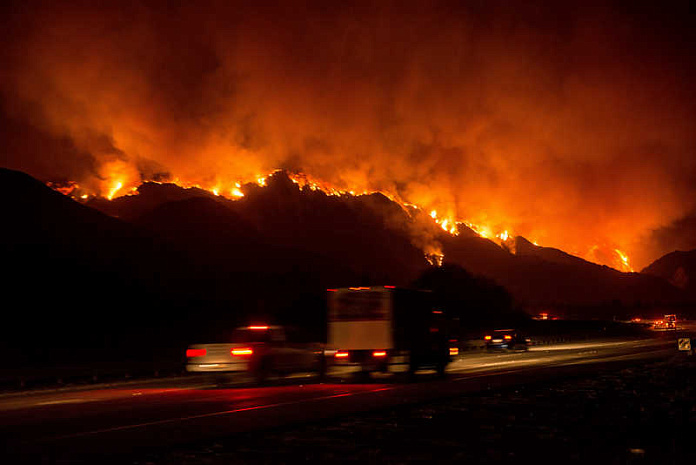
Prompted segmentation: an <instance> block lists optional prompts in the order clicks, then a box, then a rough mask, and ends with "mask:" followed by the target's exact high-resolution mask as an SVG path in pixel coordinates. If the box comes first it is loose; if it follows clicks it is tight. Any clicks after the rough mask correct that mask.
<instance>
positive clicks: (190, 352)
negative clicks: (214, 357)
mask: <svg viewBox="0 0 696 465" xmlns="http://www.w3.org/2000/svg"><path fill="white" fill-rule="evenodd" d="M207 353H208V351H207V350H206V349H186V357H188V358H192V357H205V355H206V354H207Z"/></svg>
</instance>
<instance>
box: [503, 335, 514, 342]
mask: <svg viewBox="0 0 696 465" xmlns="http://www.w3.org/2000/svg"><path fill="white" fill-rule="evenodd" d="M503 337H504V338H505V339H506V340H508V341H509V340H510V339H512V336H510V335H509V334H506V335H505V336H503Z"/></svg>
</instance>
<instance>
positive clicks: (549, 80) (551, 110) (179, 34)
mask: <svg viewBox="0 0 696 465" xmlns="http://www.w3.org/2000/svg"><path fill="white" fill-rule="evenodd" d="M61 3H63V2H57V4H50V3H48V4H32V3H31V2H29V3H27V2H16V3H15V4H11V5H7V6H5V7H2V8H3V9H2V18H3V19H2V20H1V21H2V22H1V23H0V26H2V32H0V34H1V38H2V45H1V46H0V59H1V61H2V63H3V65H4V66H3V67H2V69H1V70H0V96H1V98H2V102H0V103H2V116H1V118H0V119H1V122H2V130H0V136H1V137H2V147H3V150H2V156H1V157H2V158H0V162H1V163H2V164H3V165H5V166H9V167H12V168H17V169H23V170H26V171H28V172H30V174H33V175H35V176H38V177H40V178H42V179H44V180H60V179H71V180H75V181H78V182H79V183H81V184H82V185H83V186H85V187H87V188H89V189H92V190H94V191H100V192H101V193H103V194H105V193H107V192H108V191H109V189H110V188H112V187H113V184H114V183H115V182H116V181H117V180H118V181H121V182H125V183H126V184H127V185H134V184H137V183H138V182H140V180H142V179H167V178H168V179H172V180H174V179H178V180H180V181H182V182H187V183H199V184H201V185H203V186H205V187H212V186H216V187H221V188H227V187H229V186H233V185H234V182H235V181H238V180H248V179H252V178H254V177H256V176H257V175H260V174H265V173H268V172H270V171H272V170H274V169H276V168H286V169H297V170H302V171H304V172H307V173H310V174H311V175H312V176H314V177H315V178H320V179H324V180H326V181H327V182H330V183H332V184H334V185H336V186H338V187H344V188H350V189H356V190H357V189H367V190H383V191H387V192H390V193H395V194H398V195H399V196H400V197H401V198H403V199H406V200H408V201H411V202H415V203H419V204H422V205H423V206H424V207H426V208H428V209H436V210H437V211H438V213H439V214H441V215H443V216H449V215H451V216H453V217H456V218H459V219H466V220H468V221H470V222H473V223H477V224H485V225H488V226H490V227H491V228H501V229H509V230H511V231H514V233H515V234H521V235H524V236H526V237H528V238H530V239H531V240H535V241H537V242H538V243H539V244H542V245H549V246H554V247H560V248H563V249H565V250H567V251H569V252H571V253H576V254H579V255H582V256H587V254H588V252H589V251H590V250H592V247H593V246H596V245H598V246H600V247H601V248H603V249H606V250H612V249H613V248H615V247H616V248H621V249H623V250H626V251H628V252H629V255H631V256H635V257H640V260H642V262H639V263H634V267H636V268H640V267H642V266H643V265H645V264H647V262H648V261H650V260H651V259H654V258H657V257H656V256H648V254H646V253H645V252H644V247H643V245H642V243H641V241H642V240H643V239H644V238H645V237H646V235H647V234H648V233H649V231H651V230H655V229H658V228H660V227H662V226H664V225H667V224H670V223H671V222H673V221H675V220H677V219H679V218H681V217H682V216H684V215H685V214H687V213H688V212H691V211H693V209H694V208H695V207H696V202H695V200H696V197H695V196H694V193H695V192H694V190H695V188H694V183H693V181H694V174H695V173H696V169H695V168H696V166H695V164H696V161H695V160H696V158H695V157H694V156H693V155H694V153H695V152H694V148H695V145H696V131H695V130H694V129H696V128H695V127H694V126H695V124H694V122H695V120H694V101H695V100H694V91H693V84H692V82H693V79H694V70H693V64H692V61H693V60H692V59H691V54H692V51H693V50H692V48H693V45H694V35H693V33H691V32H689V31H690V26H691V24H688V16H689V14H688V13H689V11H688V8H689V5H688V2H684V3H683V4H682V3H673V4H665V2H656V3H655V5H654V6H641V7H634V8H632V9H627V8H624V7H621V6H614V5H613V4H611V3H607V2H602V3H601V4H592V3H591V2H590V3H589V4H588V3H587V2H578V3H577V4H576V5H570V4H568V3H567V2H553V3H549V5H544V4H543V3H540V4H533V3H529V2H520V5H517V6H510V5H509V3H511V2H488V1H486V2H470V3H467V4H466V5H461V3H463V2H416V3H409V4H408V5H406V4H405V2H374V3H362V2H326V1H317V2H302V4H298V3H299V2H280V1H279V2H246V1H245V2H230V1H226V2H219V3H216V2H211V3H205V4H204V2H146V3H141V2H135V3H128V6H123V5H122V3H123V2H114V4H113V5H111V6H108V5H106V3H105V2H87V3H85V4H83V5H77V4H75V3H72V2H68V3H70V5H65V4H61ZM522 3H523V4H524V5H522ZM561 3H562V5H560V4H561ZM95 5H99V6H95ZM685 18H687V19H685ZM692 247H696V242H695V243H694V244H692ZM595 250H596V249H595ZM651 252H654V253H661V252H664V251H660V250H655V251H651ZM598 257H599V256H598ZM598 259H601V258H598ZM607 260H608V259H607Z"/></svg>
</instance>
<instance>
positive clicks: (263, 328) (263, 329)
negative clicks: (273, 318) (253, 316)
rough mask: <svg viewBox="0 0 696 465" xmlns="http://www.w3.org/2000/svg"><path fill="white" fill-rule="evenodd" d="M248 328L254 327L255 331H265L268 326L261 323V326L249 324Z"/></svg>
mask: <svg viewBox="0 0 696 465" xmlns="http://www.w3.org/2000/svg"><path fill="white" fill-rule="evenodd" d="M249 329H254V330H257V331H265V330H267V329H268V326H266V325H263V326H249Z"/></svg>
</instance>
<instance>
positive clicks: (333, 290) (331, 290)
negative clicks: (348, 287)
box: [327, 289, 338, 292]
mask: <svg viewBox="0 0 696 465" xmlns="http://www.w3.org/2000/svg"><path fill="white" fill-rule="evenodd" d="M337 290H338V289H327V291H329V292H336V291H337Z"/></svg>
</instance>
